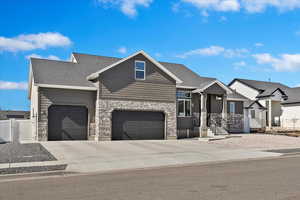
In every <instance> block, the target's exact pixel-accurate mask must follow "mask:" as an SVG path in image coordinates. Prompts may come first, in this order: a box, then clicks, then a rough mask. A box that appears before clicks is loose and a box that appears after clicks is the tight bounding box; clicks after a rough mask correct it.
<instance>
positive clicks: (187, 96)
mask: <svg viewBox="0 0 300 200" xmlns="http://www.w3.org/2000/svg"><path fill="white" fill-rule="evenodd" d="M176 97H177V115H178V117H189V116H191V110H192V108H191V105H192V104H191V97H192V96H191V92H189V91H177V92H176Z"/></svg>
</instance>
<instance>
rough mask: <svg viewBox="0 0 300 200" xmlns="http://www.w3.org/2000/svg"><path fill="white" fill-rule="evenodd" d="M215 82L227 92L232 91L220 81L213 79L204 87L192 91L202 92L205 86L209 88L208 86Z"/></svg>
mask: <svg viewBox="0 0 300 200" xmlns="http://www.w3.org/2000/svg"><path fill="white" fill-rule="evenodd" d="M215 83H216V84H218V85H219V86H220V87H222V88H223V89H224V90H226V91H227V93H228V94H231V93H232V91H231V90H230V89H229V88H228V87H227V86H226V85H224V84H223V83H221V82H220V81H218V80H215V81H213V82H211V83H210V84H208V85H207V86H205V87H204V88H201V89H197V90H194V91H193V92H194V93H197V92H203V91H204V90H206V89H207V88H209V87H210V86H212V85H213V84H215Z"/></svg>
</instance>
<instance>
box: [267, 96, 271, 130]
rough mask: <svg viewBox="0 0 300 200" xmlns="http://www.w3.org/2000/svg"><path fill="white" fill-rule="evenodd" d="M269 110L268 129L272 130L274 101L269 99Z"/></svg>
mask: <svg viewBox="0 0 300 200" xmlns="http://www.w3.org/2000/svg"><path fill="white" fill-rule="evenodd" d="M268 102H269V106H268V107H269V108H268V123H269V124H268V128H269V129H271V128H272V100H271V99H269V101H268Z"/></svg>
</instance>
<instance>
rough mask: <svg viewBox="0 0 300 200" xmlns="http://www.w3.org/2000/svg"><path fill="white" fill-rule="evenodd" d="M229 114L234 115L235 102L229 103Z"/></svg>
mask: <svg viewBox="0 0 300 200" xmlns="http://www.w3.org/2000/svg"><path fill="white" fill-rule="evenodd" d="M229 113H233V114H234V113H235V102H229Z"/></svg>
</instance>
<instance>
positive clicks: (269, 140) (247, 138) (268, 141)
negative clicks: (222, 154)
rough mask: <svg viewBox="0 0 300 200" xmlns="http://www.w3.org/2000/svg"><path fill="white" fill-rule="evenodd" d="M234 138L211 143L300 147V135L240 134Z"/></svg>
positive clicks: (235, 146)
mask: <svg viewBox="0 0 300 200" xmlns="http://www.w3.org/2000/svg"><path fill="white" fill-rule="evenodd" d="M232 136H234V137H233V138H229V139H224V140H216V141H211V142H210V143H211V144H220V145H224V146H227V147H232V148H241V147H242V148H243V147H244V148H250V149H288V148H300V137H289V136H281V135H267V134H240V135H232Z"/></svg>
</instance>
